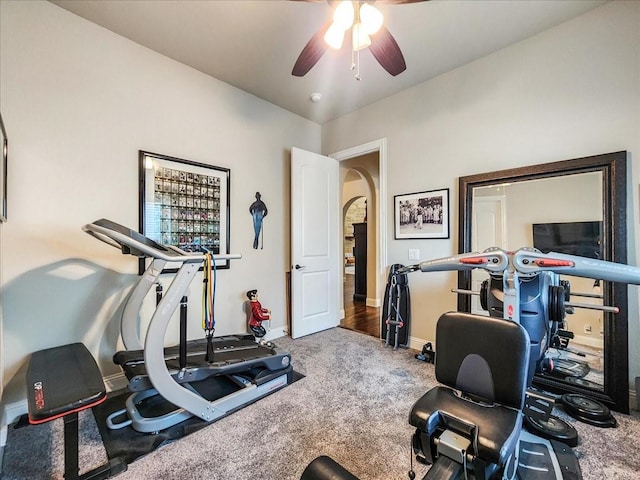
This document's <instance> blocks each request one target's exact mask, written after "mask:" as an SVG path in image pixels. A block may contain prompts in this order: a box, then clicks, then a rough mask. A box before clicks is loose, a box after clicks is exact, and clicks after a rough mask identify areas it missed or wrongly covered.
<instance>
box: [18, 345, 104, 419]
mask: <svg viewBox="0 0 640 480" xmlns="http://www.w3.org/2000/svg"><path fill="white" fill-rule="evenodd" d="M27 396H28V400H29V423H31V424H38V423H44V422H49V421H51V420H54V419H56V418H60V417H63V416H65V415H68V414H70V413H73V412H79V411H81V410H85V409H87V408H91V407H93V406H95V405H98V404H99V403H101V402H103V401H104V400H106V398H107V392H106V390H105V386H104V382H103V380H102V374H101V373H100V370H99V369H98V365H96V361H95V360H94V358H93V356H92V355H91V353H89V350H87V347H85V346H84V345H83V344H82V343H72V344H69V345H63V346H61V347H54V348H48V349H46V350H40V351H38V352H34V353H33V354H32V355H31V359H30V360H29V366H28V368H27Z"/></svg>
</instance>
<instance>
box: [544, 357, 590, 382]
mask: <svg viewBox="0 0 640 480" xmlns="http://www.w3.org/2000/svg"><path fill="white" fill-rule="evenodd" d="M590 371H591V368H590V367H589V365H588V364H586V363H583V362H575V361H573V360H567V359H565V358H556V359H555V360H554V361H553V372H552V374H553V375H554V376H556V377H580V378H582V377H584V376H585V375H586V374H588V373H589V372H590Z"/></svg>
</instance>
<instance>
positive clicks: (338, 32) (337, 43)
mask: <svg viewBox="0 0 640 480" xmlns="http://www.w3.org/2000/svg"><path fill="white" fill-rule="evenodd" d="M324 41H325V42H327V45H329V46H330V47H331V48H334V49H336V50H338V49H340V47H342V42H343V41H344V30H343V29H342V28H340V26H338V25H336V24H335V22H334V23H332V24H331V26H330V27H329V28H328V29H327V33H325V34H324Z"/></svg>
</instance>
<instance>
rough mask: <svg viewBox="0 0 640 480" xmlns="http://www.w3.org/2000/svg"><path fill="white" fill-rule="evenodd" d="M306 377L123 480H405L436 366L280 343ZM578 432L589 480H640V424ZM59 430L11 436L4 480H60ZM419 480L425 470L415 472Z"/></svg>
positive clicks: (338, 336)
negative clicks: (343, 475) (314, 476)
mask: <svg viewBox="0 0 640 480" xmlns="http://www.w3.org/2000/svg"><path fill="white" fill-rule="evenodd" d="M277 343H278V345H279V346H281V347H282V348H284V349H287V350H289V351H290V352H291V354H292V357H293V365H294V368H295V369H296V370H297V371H298V372H300V373H302V374H304V375H305V376H306V377H305V378H303V379H302V380H299V381H297V382H296V383H294V384H292V385H290V386H288V387H286V388H285V389H283V390H280V391H278V392H276V393H274V394H272V395H270V396H268V397H266V398H264V399H262V400H259V401H258V402H256V403H254V404H252V405H250V406H248V407H246V408H244V409H242V410H241V411H238V412H236V413H234V414H232V415H230V416H228V417H226V418H223V419H221V420H220V421H218V422H216V423H213V424H212V425H209V426H207V427H206V428H203V429H202V430H199V431H197V432H195V433H193V434H191V435H189V436H188V437H185V438H183V439H180V440H178V441H175V442H173V443H170V444H168V445H165V446H163V447H161V448H159V449H158V450H156V451H154V452H152V453H150V454H149V455H147V456H145V457H142V458H140V459H139V460H137V461H135V462H133V463H132V464H130V465H129V469H128V471H127V472H125V473H123V474H121V475H120V476H118V477H116V478H118V479H121V480H133V479H135V480H137V479H176V480H177V479H180V480H189V479H201V478H206V479H208V480H215V479H219V480H223V479H224V480H229V479H238V480H242V479H256V480H257V479H264V480H285V479H291V480H294V479H298V478H300V475H301V474H302V471H303V470H304V468H305V466H306V465H307V464H309V462H311V460H313V459H314V458H315V457H317V456H318V455H329V456H331V457H333V458H334V459H335V460H336V461H338V462H339V463H341V464H342V465H344V466H345V467H346V468H348V469H349V470H350V471H351V472H352V473H354V474H355V475H357V476H358V477H360V478H361V479H362V480H367V479H380V480H386V479H406V478H408V477H407V471H408V470H409V458H410V439H411V435H412V433H413V428H412V427H411V426H410V425H409V424H408V421H407V420H408V415H409V411H410V409H411V406H412V405H413V403H414V402H415V401H416V400H417V399H418V398H419V397H420V396H421V395H423V394H424V393H425V392H426V391H427V390H428V389H429V388H430V387H432V386H434V385H435V384H436V382H435V377H434V374H433V365H429V364H425V363H423V362H419V361H417V360H415V358H414V357H413V355H414V354H415V352H414V351H410V350H398V351H393V350H391V349H389V348H384V345H382V344H381V343H380V342H379V341H378V340H377V339H375V338H373V337H369V336H366V335H362V334H358V333H355V332H352V331H349V330H344V329H340V328H336V329H331V330H328V331H325V332H321V333H318V334H315V335H310V336H308V337H304V338H301V339H297V340H291V339H290V338H281V339H278V341H277ZM556 413H557V414H558V415H559V416H561V417H562V418H565V419H567V420H568V421H569V422H570V423H572V424H574V425H575V427H576V429H577V430H578V432H579V434H580V444H579V445H578V447H577V448H576V449H575V451H576V454H577V456H578V458H579V460H580V465H581V467H582V471H583V476H584V479H585V480H602V479H616V480H631V479H638V478H640V473H639V472H640V454H638V446H639V440H638V439H640V416H639V415H637V414H634V415H621V414H616V415H615V416H616V419H617V420H618V427H617V428H613V429H601V428H596V427H592V426H589V425H586V424H584V423H579V422H576V421H574V420H573V419H571V418H569V417H567V416H566V415H564V414H563V413H562V412H556ZM81 432H82V438H81V445H82V448H81V451H80V455H81V457H80V464H81V466H82V467H81V471H84V470H87V469H89V468H90V467H91V466H94V465H97V464H100V463H102V462H103V461H104V460H105V458H106V457H105V452H104V450H103V448H102V444H101V440H100V436H99V434H98V432H97V429H96V427H95V422H94V421H93V416H92V415H91V414H90V413H87V412H82V415H81ZM61 439H62V421H61V420H56V421H54V422H50V423H47V424H44V425H40V426H37V427H28V428H22V429H15V430H14V429H11V428H10V431H9V435H8V441H7V446H6V448H5V455H4V468H3V477H2V478H3V479H6V480H18V479H19V480H27V479H62V475H63V474H62V471H63V459H62V445H61V443H62V442H61ZM414 468H415V471H416V474H417V478H422V475H424V474H425V473H426V470H427V467H425V466H423V465H419V464H418V465H415V464H414Z"/></svg>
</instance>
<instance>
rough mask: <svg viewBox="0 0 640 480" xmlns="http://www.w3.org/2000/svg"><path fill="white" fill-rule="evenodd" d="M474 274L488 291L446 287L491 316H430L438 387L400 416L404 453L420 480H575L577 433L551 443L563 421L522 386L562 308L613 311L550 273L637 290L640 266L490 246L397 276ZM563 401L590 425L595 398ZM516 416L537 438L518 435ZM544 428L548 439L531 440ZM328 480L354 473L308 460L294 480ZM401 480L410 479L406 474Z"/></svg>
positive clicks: (543, 398) (549, 401)
mask: <svg viewBox="0 0 640 480" xmlns="http://www.w3.org/2000/svg"><path fill="white" fill-rule="evenodd" d="M475 268H481V269H483V270H485V271H487V272H488V273H489V275H490V278H491V280H490V285H491V288H489V284H487V285H485V287H484V289H483V290H484V292H471V291H466V290H459V289H454V290H453V291H454V292H455V293H459V294H478V293H479V294H480V295H483V296H484V300H483V301H482V303H483V306H485V307H486V309H487V310H488V311H489V315H490V316H489V317H486V316H479V315H473V314H466V313H456V312H450V313H446V314H444V315H443V316H442V317H441V318H440V319H439V320H438V324H437V327H436V347H437V353H436V378H437V380H438V381H439V382H440V383H441V384H443V385H444V386H437V387H434V388H433V389H431V390H430V391H429V392H427V393H426V394H425V395H424V396H423V397H422V398H420V399H419V400H418V401H417V402H416V403H415V404H414V406H413V408H412V411H411V413H410V416H409V423H410V424H411V425H412V426H414V427H415V428H416V430H415V433H414V435H413V437H412V452H413V454H415V456H416V458H417V459H418V460H419V461H421V462H423V463H431V464H433V465H432V467H431V468H430V470H429V471H428V472H427V474H426V476H425V477H424V479H423V480H429V479H434V480H435V479H458V478H465V479H467V478H474V479H476V480H485V479H488V478H491V479H495V478H500V479H516V478H518V479H521V480H525V479H528V478H536V479H544V480H547V479H549V480H561V479H563V478H565V479H569V478H571V479H579V478H581V477H582V475H581V472H580V467H579V464H578V462H577V459H576V458H575V455H574V454H573V452H572V450H571V449H570V448H569V446H575V443H573V441H575V442H576V443H577V435H576V436H575V437H571V438H565V439H562V438H559V440H565V441H564V443H563V442H560V441H557V440H556V439H554V438H553V433H554V432H553V431H554V430H556V429H558V431H560V430H562V431H565V430H564V429H565V426H564V425H563V424H565V423H566V422H563V421H562V420H560V419H559V418H557V417H553V416H552V415H551V410H552V408H553V406H554V404H555V398H553V397H549V396H548V395H545V394H544V393H543V392H537V391H534V390H531V389H530V388H529V389H528V388H527V387H530V386H531V382H532V379H533V376H534V374H535V373H536V371H538V370H539V369H541V368H542V366H543V360H544V356H545V353H546V351H547V348H548V347H549V344H550V341H551V338H552V336H553V335H554V334H555V333H557V327H558V323H559V322H561V321H562V320H563V319H564V315H565V313H566V308H567V307H569V308H580V307H585V308H596V309H599V310H603V311H606V312H613V313H617V312H618V309H617V307H609V306H597V305H582V304H575V303H571V302H569V301H568V295H567V294H566V292H565V288H568V284H562V283H561V281H560V279H559V276H560V275H572V276H576V277H586V278H595V279H598V280H606V281H612V282H620V283H627V284H635V285H640V268H638V267H634V266H629V265H623V264H618V263H614V262H606V261H602V260H595V259H589V258H583V257H578V256H573V255H565V254H558V253H554V252H550V253H548V254H544V253H541V252H540V251H538V250H536V249H532V248H521V249H519V250H517V251H515V252H507V251H505V250H502V249H499V248H489V249H487V250H485V251H484V252H482V253H464V254H460V255H456V256H452V257H445V258H440V259H435V260H427V261H425V262H422V263H420V264H417V265H411V266H407V267H405V268H403V269H400V270H398V272H397V273H398V274H408V273H411V272H414V271H418V270H420V271H421V272H438V271H451V270H458V271H462V270H472V269H475ZM564 397H566V395H564V396H563V401H564V402H565V410H567V413H569V414H572V413H575V412H574V411H573V410H572V409H578V410H580V408H579V407H581V406H582V407H584V406H586V407H587V417H589V418H588V419H591V415H592V414H594V412H592V411H589V407H590V406H591V405H592V404H595V405H596V407H594V408H595V409H596V410H597V409H600V405H601V404H600V405H598V404H599V402H596V401H594V400H591V399H588V398H587V399H576V398H574V397H572V398H571V400H566V399H565V398H564ZM567 402H568V403H567ZM590 402H591V403H590ZM605 408H606V407H605ZM607 410H608V409H607ZM579 413H581V414H584V411H582V410H581V411H580V412H579ZM577 418H578V417H577ZM525 419H526V420H525ZM523 420H525V421H524V423H525V425H527V427H528V428H529V429H531V430H533V431H534V432H535V433H536V434H537V435H532V434H531V433H529V432H527V431H524V430H522V425H523ZM605 423H606V422H605ZM595 424H597V422H596V423H595ZM566 425H568V424H566ZM539 426H542V429H540V428H536V427H539ZM599 426H613V425H612V424H601V425H599ZM545 427H546V429H547V431H546V433H550V434H551V435H550V436H548V437H547V438H548V439H549V440H547V439H543V438H540V437H539V436H538V435H539V434H540V433H542V432H543V431H544V429H545ZM571 428H573V427H571ZM549 430H551V432H549ZM572 443H573V444H572ZM525 447H526V448H525ZM532 452H534V453H533V454H532ZM411 458H412V460H413V455H412V457H411ZM329 478H331V479H343V478H344V479H353V478H355V477H354V476H353V475H352V474H350V473H349V472H347V471H346V470H345V469H344V468H343V467H341V466H340V465H338V464H337V463H335V462H333V461H332V460H331V459H328V458H327V457H319V458H317V459H316V460H314V461H313V462H311V464H309V466H308V467H307V469H306V470H305V472H304V473H303V476H302V480H314V479H315V480H322V479H329ZM409 478H411V479H413V478H415V473H414V472H413V469H411V470H410V472H409Z"/></svg>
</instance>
